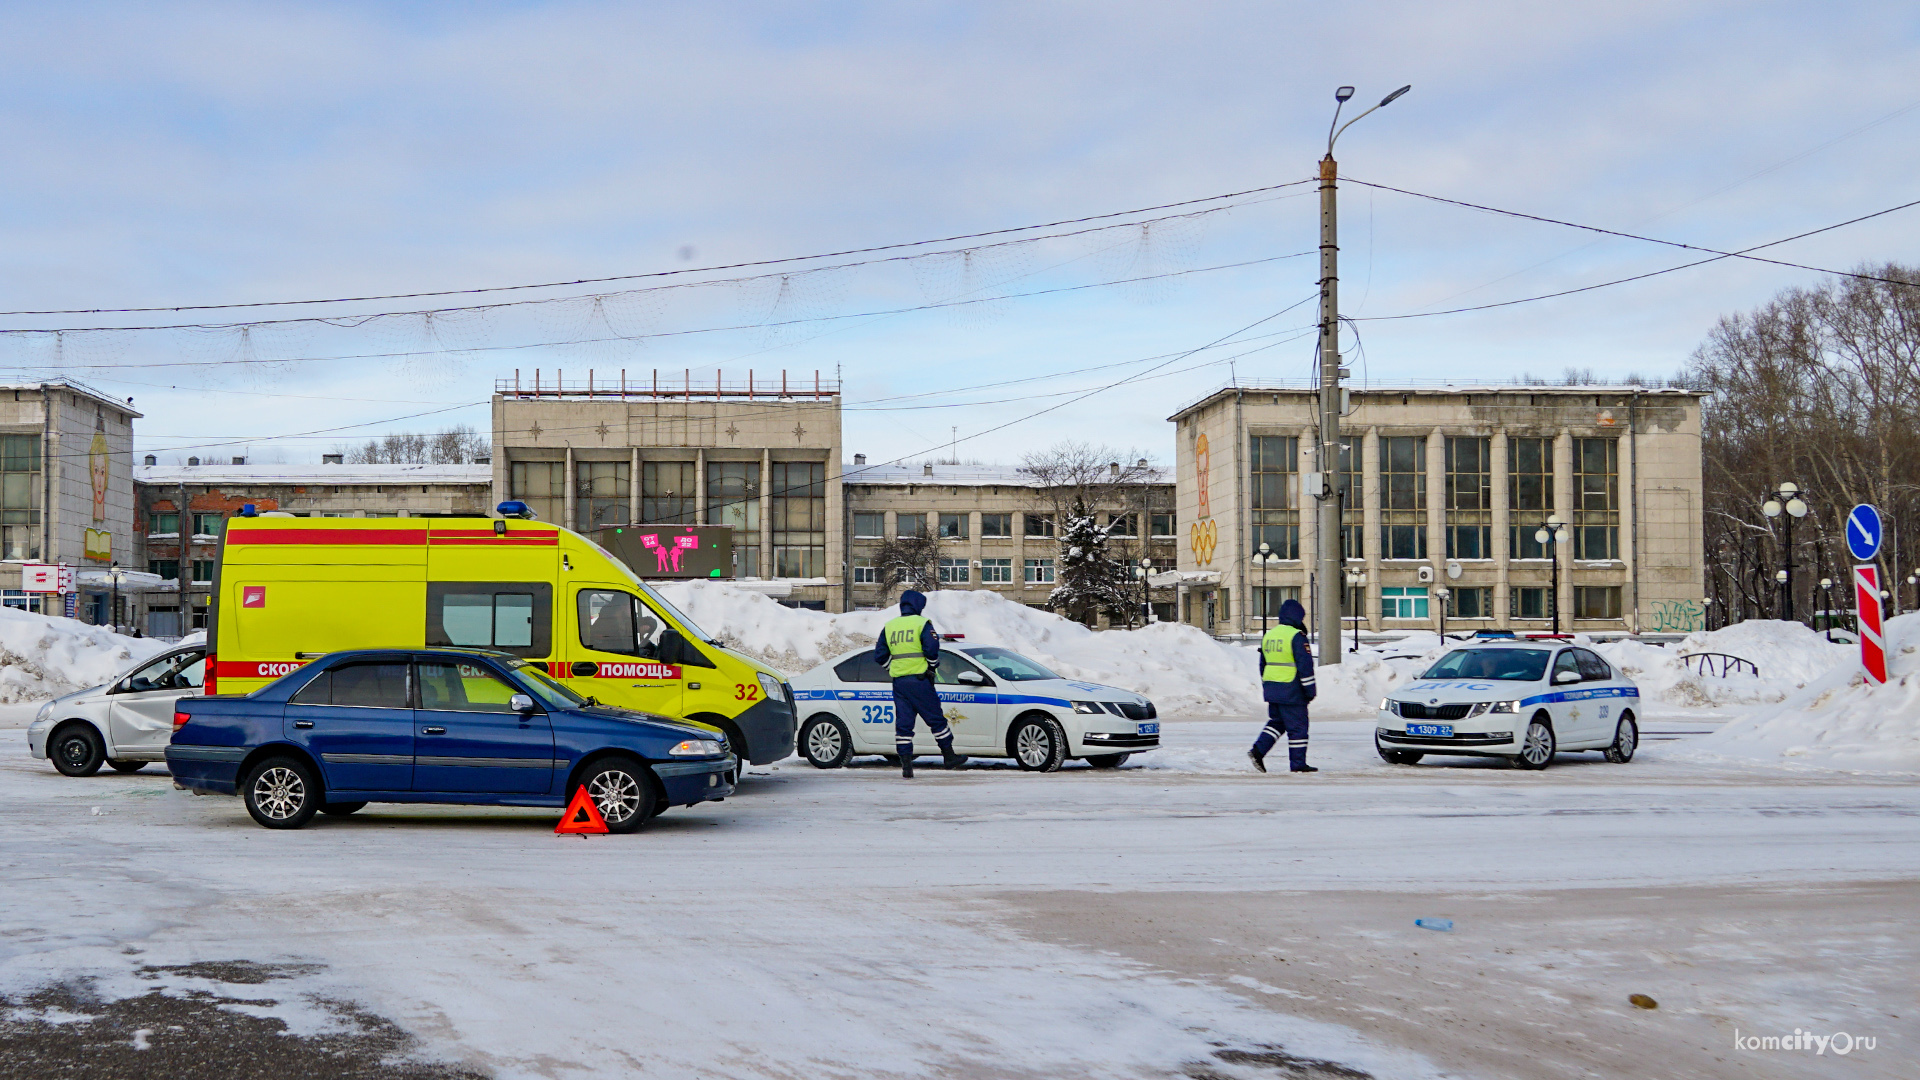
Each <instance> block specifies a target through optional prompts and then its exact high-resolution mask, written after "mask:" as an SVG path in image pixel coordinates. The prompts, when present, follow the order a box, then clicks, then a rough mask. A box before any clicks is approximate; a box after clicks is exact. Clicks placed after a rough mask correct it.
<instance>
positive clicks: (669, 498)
mask: <svg viewBox="0 0 1920 1080" xmlns="http://www.w3.org/2000/svg"><path fill="white" fill-rule="evenodd" d="M745 464H747V465H748V466H749V467H750V468H752V469H753V470H754V473H755V476H756V477H757V476H758V474H759V471H760V466H759V465H757V464H754V463H752V462H747V463H745ZM694 469H695V465H694V463H693V462H691V461H643V462H641V463H640V518H641V520H642V521H643V522H645V523H646V524H648V525H691V524H693V523H694V522H695V521H696V520H697V519H696V518H695V517H694V516H693V503H694V498H693V496H694V485H695V484H697V483H699V479H698V477H696V476H695V475H694Z"/></svg>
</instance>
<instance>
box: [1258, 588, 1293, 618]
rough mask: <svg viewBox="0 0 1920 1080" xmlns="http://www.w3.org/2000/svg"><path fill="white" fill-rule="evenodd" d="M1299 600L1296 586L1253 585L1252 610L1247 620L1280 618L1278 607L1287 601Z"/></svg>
mask: <svg viewBox="0 0 1920 1080" xmlns="http://www.w3.org/2000/svg"><path fill="white" fill-rule="evenodd" d="M1298 599H1300V586H1298V585H1255V586H1253V610H1252V611H1250V612H1248V613H1247V615H1248V617H1249V618H1254V619H1262V620H1268V621H1271V620H1273V619H1278V618H1279V617H1280V605H1281V604H1284V603H1286V602H1287V601H1289V600H1298Z"/></svg>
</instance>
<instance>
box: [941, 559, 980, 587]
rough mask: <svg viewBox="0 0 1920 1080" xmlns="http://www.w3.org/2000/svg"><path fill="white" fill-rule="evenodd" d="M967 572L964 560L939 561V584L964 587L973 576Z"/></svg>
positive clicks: (967, 568)
mask: <svg viewBox="0 0 1920 1080" xmlns="http://www.w3.org/2000/svg"><path fill="white" fill-rule="evenodd" d="M968 570H969V567H968V566H967V560H965V559H941V560H940V566H939V571H940V584H942V585H965V584H967V583H968V582H970V581H972V580H973V575H972V574H970V573H968Z"/></svg>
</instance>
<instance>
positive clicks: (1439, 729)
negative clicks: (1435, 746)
mask: <svg viewBox="0 0 1920 1080" xmlns="http://www.w3.org/2000/svg"><path fill="white" fill-rule="evenodd" d="M1407 734H1409V735H1437V736H1439V737H1440V738H1443V739H1451V738H1453V725H1452V724H1408V725H1407Z"/></svg>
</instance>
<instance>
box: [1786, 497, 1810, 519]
mask: <svg viewBox="0 0 1920 1080" xmlns="http://www.w3.org/2000/svg"><path fill="white" fill-rule="evenodd" d="M1787 513H1789V514H1792V515H1793V516H1794V517H1797V518H1803V517H1806V516H1807V504H1806V503H1804V502H1801V501H1800V500H1799V499H1788V500H1787Z"/></svg>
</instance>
